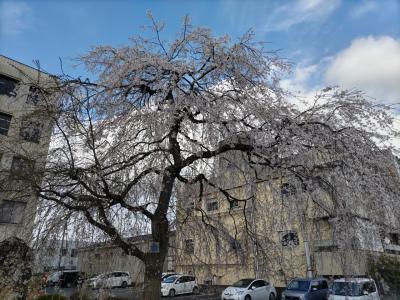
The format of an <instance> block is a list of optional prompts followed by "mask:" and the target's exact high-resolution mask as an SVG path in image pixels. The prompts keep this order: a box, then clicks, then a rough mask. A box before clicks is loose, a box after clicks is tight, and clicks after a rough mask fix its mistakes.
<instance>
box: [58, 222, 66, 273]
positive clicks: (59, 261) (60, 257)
mask: <svg viewBox="0 0 400 300" xmlns="http://www.w3.org/2000/svg"><path fill="white" fill-rule="evenodd" d="M66 229H67V221H65V223H64V229H63V234H62V238H61V247H60V256H59V258H58V271H59V270H60V268H61V259H62V250H63V246H64V238H65V231H66Z"/></svg>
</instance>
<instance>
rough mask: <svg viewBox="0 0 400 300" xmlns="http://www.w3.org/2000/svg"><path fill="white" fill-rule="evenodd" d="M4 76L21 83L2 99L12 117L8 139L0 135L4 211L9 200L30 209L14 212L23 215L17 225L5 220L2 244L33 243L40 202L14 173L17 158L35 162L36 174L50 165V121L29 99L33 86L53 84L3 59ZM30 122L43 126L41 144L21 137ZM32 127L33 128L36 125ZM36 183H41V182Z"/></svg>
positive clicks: (1, 227) (0, 196) (46, 77)
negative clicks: (14, 240) (13, 241)
mask: <svg viewBox="0 0 400 300" xmlns="http://www.w3.org/2000/svg"><path fill="white" fill-rule="evenodd" d="M0 75H2V76H6V77H9V78H12V79H15V80H17V81H19V84H18V86H17V89H16V90H15V92H16V94H15V95H13V96H10V95H0V113H3V114H4V113H5V114H7V115H11V116H12V118H11V122H10V126H9V130H8V133H7V134H6V135H5V134H0V182H1V186H2V189H1V190H0V209H3V210H5V209H6V208H5V207H6V206H7V205H10V203H6V202H5V201H6V200H9V201H20V202H21V204H20V205H19V206H20V207H23V205H24V204H23V203H25V205H26V207H25V209H21V210H19V209H18V211H16V212H14V214H18V215H21V216H20V217H18V218H17V219H18V220H17V221H15V219H14V221H13V223H10V222H8V221H4V220H2V221H3V222H1V223H0V240H3V239H5V238H7V237H10V236H18V237H21V238H23V239H25V240H29V239H30V238H31V234H32V227H33V222H34V218H35V212H36V201H37V199H36V197H35V196H34V195H33V193H32V191H31V190H30V188H29V186H27V185H26V184H24V182H21V181H16V180H14V179H11V178H10V170H11V167H12V162H13V158H14V157H16V156H21V157H29V158H33V159H34V161H35V162H34V168H35V170H38V169H40V167H42V166H43V165H44V163H45V161H46V155H47V151H48V146H49V142H50V136H51V130H52V128H51V126H50V122H49V118H47V116H46V115H45V114H44V113H43V111H42V110H41V108H40V105H37V104H34V103H32V102H29V101H27V99H28V96H29V94H30V93H31V91H30V86H31V85H34V84H37V83H38V82H41V83H42V82H47V83H48V84H50V83H51V77H50V76H49V75H47V74H45V73H42V72H38V71H37V70H35V69H33V68H31V67H28V66H26V65H24V64H21V63H18V62H16V61H14V60H11V59H9V58H7V57H4V56H1V55H0ZM27 121H29V122H36V123H35V124H38V125H39V126H42V128H41V134H40V140H39V142H38V143H36V142H31V141H27V140H26V139H24V138H22V137H21V135H20V133H21V126H22V125H21V124H23V122H24V124H26V122H27ZM29 124H31V125H32V123H29ZM28 128H29V125H28ZM32 176H37V177H38V176H39V175H38V173H36V174H32ZM36 179H37V180H40V178H36ZM12 205H13V204H12ZM8 207H9V206H8ZM14 223H16V224H14Z"/></svg>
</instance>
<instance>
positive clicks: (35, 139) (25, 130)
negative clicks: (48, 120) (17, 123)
mask: <svg viewBox="0 0 400 300" xmlns="http://www.w3.org/2000/svg"><path fill="white" fill-rule="evenodd" d="M11 119H12V116H11V115H9V114H6V113H3V112H0V134H2V135H8V130H9V129H10V124H11ZM42 129H43V124H41V123H40V122H36V121H32V120H29V119H25V120H22V122H21V128H20V131H19V136H20V137H21V138H22V139H23V140H25V141H28V142H31V143H36V144H38V143H39V141H40V136H41V132H42Z"/></svg>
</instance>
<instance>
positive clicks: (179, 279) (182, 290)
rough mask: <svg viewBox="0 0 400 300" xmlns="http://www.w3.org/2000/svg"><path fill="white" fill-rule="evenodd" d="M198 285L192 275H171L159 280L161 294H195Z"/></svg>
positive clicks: (172, 295)
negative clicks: (161, 280)
mask: <svg viewBox="0 0 400 300" xmlns="http://www.w3.org/2000/svg"><path fill="white" fill-rule="evenodd" d="M198 292H199V286H198V285H197V283H196V278H195V277H194V276H192V275H172V276H169V277H167V278H165V279H164V281H163V282H161V295H162V296H169V297H174V296H175V295H180V294H190V293H193V294H197V293H198Z"/></svg>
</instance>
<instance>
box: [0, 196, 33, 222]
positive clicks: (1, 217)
mask: <svg viewBox="0 0 400 300" xmlns="http://www.w3.org/2000/svg"><path fill="white" fill-rule="evenodd" d="M6 203H8V204H10V203H13V205H17V204H18V205H20V207H19V208H20V209H21V211H20V212H19V214H17V215H16V218H20V219H17V220H15V221H13V220H14V218H15V215H13V214H10V216H9V219H6V217H5V216H4V215H3V209H4V204H6ZM27 206H28V203H27V202H24V201H14V200H8V199H2V202H1V205H0V224H14V225H18V224H22V223H23V220H24V214H25V209H26V207H27ZM19 208H18V207H17V209H19ZM11 209H15V206H13V207H12V208H11ZM17 212H18V211H17Z"/></svg>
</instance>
